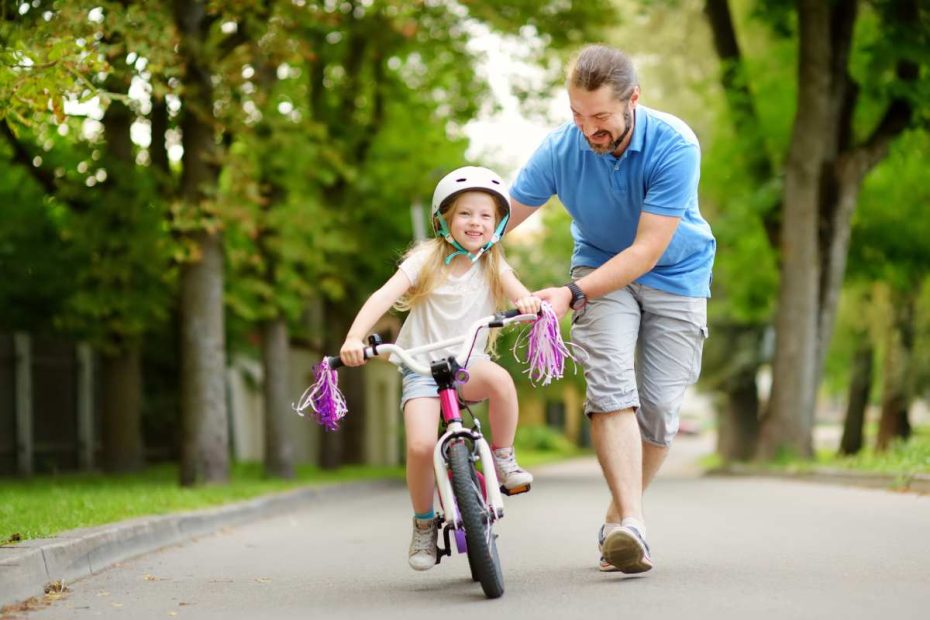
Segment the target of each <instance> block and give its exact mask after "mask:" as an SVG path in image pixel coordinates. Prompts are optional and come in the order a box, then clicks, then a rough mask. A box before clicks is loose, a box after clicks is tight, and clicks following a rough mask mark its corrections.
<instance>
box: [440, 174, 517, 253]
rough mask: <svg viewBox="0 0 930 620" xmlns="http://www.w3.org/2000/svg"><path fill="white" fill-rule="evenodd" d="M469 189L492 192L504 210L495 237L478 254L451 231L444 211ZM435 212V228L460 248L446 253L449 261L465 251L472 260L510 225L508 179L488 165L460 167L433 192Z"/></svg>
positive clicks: (489, 246) (492, 195)
mask: <svg viewBox="0 0 930 620" xmlns="http://www.w3.org/2000/svg"><path fill="white" fill-rule="evenodd" d="M469 191H479V192H486V193H488V194H490V195H491V197H492V198H494V200H495V202H497V205H498V208H499V209H500V211H501V213H502V214H503V215H502V216H501V221H500V223H499V224H498V225H497V228H496V229H495V231H494V234H493V235H491V240H490V241H488V242H487V243H486V244H485V245H484V247H482V248H481V249H480V250H478V252H476V253H475V254H472V253H471V252H468V251H467V250H466V249H465V248H463V247H462V246H461V245H460V244H459V242H458V241H456V240H455V239H453V238H452V233H451V232H449V227H448V226H447V225H446V220H445V218H443V214H444V213H445V212H446V210H448V208H449V206H450V205H451V204H452V203H453V202H454V201H455V198H456V196H458V195H459V194H461V193H462V192H469ZM431 215H432V217H433V232H434V233H436V234H437V235H440V236H442V237H443V238H444V239H445V240H446V241H448V242H449V243H450V244H451V245H452V247H454V248H455V249H456V251H455V252H453V253H452V254H450V255H449V256H447V257H446V260H445V262H446V264H447V265H448V264H449V263H450V262H451V261H452V259H453V258H455V257H456V256H457V255H459V254H465V255H467V256H468V257H469V258H470V259H471V261H472V262H475V261H477V260H478V259H479V258H481V255H482V254H484V253H485V252H487V251H488V250H490V249H491V246H493V245H494V244H495V243H497V242H498V241H500V239H501V236H503V234H504V229H505V228H506V227H507V221H508V220H509V219H510V199H509V198H508V197H507V186H506V185H504V181H503V180H502V179H501V178H500V176H498V175H497V173H495V172H494V171H492V170H488V169H487V168H482V167H480V166H464V167H462V168H458V169H456V170H453V171H452V172H450V173H449V174H447V175H446V176H444V177H443V178H442V180H441V181H439V183H438V184H437V185H436V190H435V191H434V192H433V206H432V210H431Z"/></svg>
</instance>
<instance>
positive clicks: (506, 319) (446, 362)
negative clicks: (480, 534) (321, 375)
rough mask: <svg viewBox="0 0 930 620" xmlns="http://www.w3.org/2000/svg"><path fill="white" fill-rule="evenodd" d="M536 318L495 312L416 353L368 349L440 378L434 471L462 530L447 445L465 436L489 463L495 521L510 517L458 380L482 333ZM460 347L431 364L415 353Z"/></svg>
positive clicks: (451, 519) (448, 519)
mask: <svg viewBox="0 0 930 620" xmlns="http://www.w3.org/2000/svg"><path fill="white" fill-rule="evenodd" d="M536 319H537V315H536V314H535V313H534V314H520V312H519V310H509V311H507V312H499V313H497V314H492V315H490V316H486V317H484V318H481V319H479V320H477V321H475V322H474V323H473V324H472V325H471V326H470V327H469V329H468V331H467V332H466V333H465V335H463V336H459V337H457V338H449V339H447V340H442V341H440V342H434V343H431V344H427V345H424V346H421V347H416V348H413V349H403V348H402V347H398V346H397V345H394V344H382V343H381V342H380V339H379V338H377V337H372V338H369V343H370V346H369V347H366V348H365V357H366V358H371V357H376V356H380V355H382V354H391V355H393V356H396V359H394V358H389V361H391V362H392V363H394V364H396V365H398V366H405V367H407V368H409V369H410V370H412V371H413V372H416V373H419V374H421V375H426V376H431V377H433V378H434V379H435V380H436V385H437V386H438V388H439V405H440V411H441V413H442V420H443V424H444V426H445V432H444V433H443V434H442V435H441V436H440V437H439V439H438V440H437V442H436V449H435V450H434V452H433V469H434V472H435V477H436V489H437V492H438V494H439V500H440V502H441V503H442V507H443V517H444V519H443V521H444V523H445V524H446V526H448V527H451V528H452V529H454V530H456V531H460V530H461V529H462V520H461V515H460V514H459V512H458V508H457V506H456V503H455V498H454V495H453V492H452V484H451V482H450V480H449V475H448V471H449V468H448V459H447V456H446V454H447V449H448V448H447V446H448V445H449V442H450V441H452V440H454V439H456V438H459V437H461V438H464V439H467V440H469V441H471V442H472V445H473V447H474V449H475V451H476V452H477V457H478V460H479V461H480V462H481V463H482V465H483V467H482V474H483V475H484V478H485V484H484V490H485V493H486V498H487V503H488V506H489V507H490V508H491V517H492V519H494V520H497V519H499V518H501V517H502V516H503V515H504V501H503V498H502V495H501V491H500V483H499V481H498V479H497V473H496V471H495V470H494V465H493V463H494V460H493V458H492V456H491V447H490V446H489V445H488V442H487V441H486V440H485V439H484V436H483V435H482V434H481V432H480V430H474V429H469V428H466V427H465V426H464V424H463V423H462V416H461V410H460V408H459V402H458V394H457V393H456V390H455V383H456V381H457V380H460V376H461V375H460V373H464V374H465V376H466V380H467V371H465V370H464V365H465V364H466V363H467V361H468V357H469V355H470V352H471V346H472V344H473V343H474V341H475V338H476V336H477V334H478V331H479V330H481V329H491V328H496V327H504V326H505V325H509V324H510V323H516V322H532V321H535V320H536ZM456 344H458V345H461V346H460V349H459V353H458V355H456V356H450V357H448V358H446V359H442V360H437V361H435V362H433V363H432V364H430V365H429V366H427V365H426V364H423V363H420V362H419V361H417V360H416V359H415V358H414V356H415V355H418V354H421V353H428V352H430V351H436V350H439V349H444V348H446V347H449V346H452V345H456ZM329 359H330V362H331V364H332V365H333V367H336V366H341V365H342V364H341V361H340V360H339V358H338V357H332V358H329ZM461 382H464V381H461ZM478 429H480V425H478ZM460 551H461V549H460Z"/></svg>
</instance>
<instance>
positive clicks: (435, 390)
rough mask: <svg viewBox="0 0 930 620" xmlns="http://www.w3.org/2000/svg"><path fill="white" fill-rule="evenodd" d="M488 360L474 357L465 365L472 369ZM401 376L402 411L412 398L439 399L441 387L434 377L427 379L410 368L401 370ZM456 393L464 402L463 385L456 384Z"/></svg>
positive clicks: (471, 402) (460, 400)
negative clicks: (478, 362)
mask: <svg viewBox="0 0 930 620" xmlns="http://www.w3.org/2000/svg"><path fill="white" fill-rule="evenodd" d="M484 359H488V358H487V357H486V356H477V355H473V356H472V357H471V359H470V360H469V361H468V364H466V365H465V367H466V368H469V367H471V365H472V364H474V363H475V362H477V361H479V360H484ZM400 372H401V375H403V383H402V385H401V393H400V408H401V411H403V409H404V405H406V404H407V401H408V400H410V399H412V398H439V386H438V385H436V380H435V379H433V378H432V377H427V376H426V375H421V374H420V373H418V372H413V371H412V370H410V369H408V368H403V367H402V368H401V369H400ZM455 391H456V393H457V394H458V397H459V402H464V399H463V398H462V390H461V385H459V384H458V383H456V385H455ZM475 402H476V401H469V403H468V404H474V403H475Z"/></svg>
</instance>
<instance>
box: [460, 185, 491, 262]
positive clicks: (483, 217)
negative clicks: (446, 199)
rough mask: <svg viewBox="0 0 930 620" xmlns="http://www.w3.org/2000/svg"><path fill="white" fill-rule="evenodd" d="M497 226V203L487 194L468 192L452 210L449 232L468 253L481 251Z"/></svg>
mask: <svg viewBox="0 0 930 620" xmlns="http://www.w3.org/2000/svg"><path fill="white" fill-rule="evenodd" d="M495 226H497V203H496V202H495V200H494V198H492V197H491V195H490V194H487V193H485V192H468V193H465V194H463V195H461V196H459V197H458V199H457V200H456V201H455V207H454V208H453V210H452V217H451V221H450V223H449V232H451V233H452V238H453V239H455V240H456V241H458V242H459V244H460V245H461V246H462V247H463V248H465V249H466V250H467V251H468V252H472V253H474V252H476V251H478V250H480V249H481V248H482V247H484V246H485V244H487V243H488V241H490V240H491V236H492V235H493V234H494V227H495Z"/></svg>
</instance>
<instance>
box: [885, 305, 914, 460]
mask: <svg viewBox="0 0 930 620" xmlns="http://www.w3.org/2000/svg"><path fill="white" fill-rule="evenodd" d="M891 303H892V306H893V308H892V317H893V318H892V324H891V326H890V327H889V330H888V339H887V345H886V347H885V364H884V369H883V373H882V376H883V377H884V380H883V382H882V384H883V387H882V412H881V419H880V420H879V423H878V437H877V439H876V442H875V449H876V451H878V452H882V451H884V450H886V449H887V448H888V447H889V446H890V445H891V442H892V441H893V440H895V439H899V438H902V439H907V438H908V437H909V436H910V433H911V425H910V422H909V420H908V409H909V408H910V405H911V398H912V387H911V381H910V374H911V360H912V359H913V353H914V310H915V305H916V303H917V302H916V294H915V293H914V292H898V293H895V294H892V297H891Z"/></svg>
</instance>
